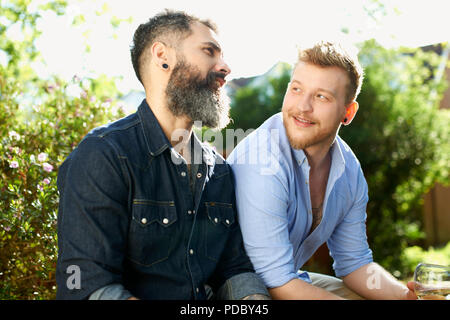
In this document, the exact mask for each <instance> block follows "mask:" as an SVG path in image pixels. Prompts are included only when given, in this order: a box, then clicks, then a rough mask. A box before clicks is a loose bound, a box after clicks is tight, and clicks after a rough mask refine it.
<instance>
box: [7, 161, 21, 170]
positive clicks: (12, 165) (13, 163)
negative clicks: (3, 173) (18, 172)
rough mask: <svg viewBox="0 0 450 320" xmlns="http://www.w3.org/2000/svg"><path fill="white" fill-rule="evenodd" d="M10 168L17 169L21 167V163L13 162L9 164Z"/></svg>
mask: <svg viewBox="0 0 450 320" xmlns="http://www.w3.org/2000/svg"><path fill="white" fill-rule="evenodd" d="M9 167H10V168H13V169H16V168H18V167H19V163H18V162H17V161H11V162H10V164H9Z"/></svg>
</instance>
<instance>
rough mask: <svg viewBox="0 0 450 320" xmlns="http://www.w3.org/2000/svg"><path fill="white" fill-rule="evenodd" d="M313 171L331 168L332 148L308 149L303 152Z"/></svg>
mask: <svg viewBox="0 0 450 320" xmlns="http://www.w3.org/2000/svg"><path fill="white" fill-rule="evenodd" d="M303 151H304V152H305V155H306V158H307V159H308V164H309V166H310V168H311V170H313V171H322V170H328V169H329V168H330V166H331V146H330V147H327V148H323V147H322V148H307V149H304V150H303Z"/></svg>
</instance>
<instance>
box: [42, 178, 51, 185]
mask: <svg viewBox="0 0 450 320" xmlns="http://www.w3.org/2000/svg"><path fill="white" fill-rule="evenodd" d="M42 183H44V184H50V179H49V178H45V179H44V180H42Z"/></svg>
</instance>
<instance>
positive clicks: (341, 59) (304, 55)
mask: <svg viewBox="0 0 450 320" xmlns="http://www.w3.org/2000/svg"><path fill="white" fill-rule="evenodd" d="M353 51H354V52H353ZM299 62H305V63H311V64H314V65H317V66H321V67H332V66H335V67H338V68H341V69H343V70H344V71H345V72H346V73H347V75H348V78H349V80H350V81H349V84H348V86H347V92H346V97H345V100H346V103H350V102H352V100H354V99H355V100H356V97H357V96H358V94H359V92H360V91H361V85H362V81H363V78H364V71H363V68H362V67H361V65H360V63H359V60H358V55H357V53H356V50H351V48H344V46H343V45H342V44H341V43H337V42H329V41H320V42H317V43H315V44H314V45H313V46H311V47H309V48H299V50H298V57H297V62H296V64H295V67H296V66H297V64H298V63H299ZM294 69H295V68H294Z"/></svg>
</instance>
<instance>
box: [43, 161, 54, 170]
mask: <svg viewBox="0 0 450 320" xmlns="http://www.w3.org/2000/svg"><path fill="white" fill-rule="evenodd" d="M42 167H43V168H44V171H47V172H52V171H53V166H52V165H51V164H50V163H47V162H44V163H43V164H42Z"/></svg>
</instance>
